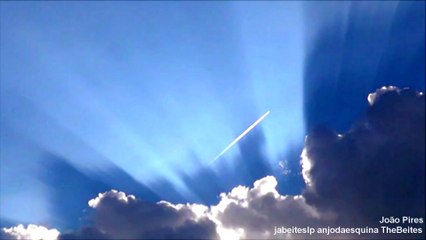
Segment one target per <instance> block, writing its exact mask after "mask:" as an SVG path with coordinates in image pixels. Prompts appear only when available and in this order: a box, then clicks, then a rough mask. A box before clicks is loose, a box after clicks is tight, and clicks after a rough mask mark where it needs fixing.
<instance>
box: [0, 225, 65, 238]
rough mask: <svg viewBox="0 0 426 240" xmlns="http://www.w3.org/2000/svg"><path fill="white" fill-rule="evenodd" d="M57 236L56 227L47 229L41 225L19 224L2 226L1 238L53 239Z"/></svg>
mask: <svg viewBox="0 0 426 240" xmlns="http://www.w3.org/2000/svg"><path fill="white" fill-rule="evenodd" d="M58 236H59V231H58V230H56V229H47V228H46V227H43V226H37V225H33V224H29V225H28V226H27V227H24V225H22V224H20V225H18V226H16V227H11V228H3V229H2V235H0V237H1V239H18V240H21V239H22V240H25V239H43V240H54V239H57V238H58Z"/></svg>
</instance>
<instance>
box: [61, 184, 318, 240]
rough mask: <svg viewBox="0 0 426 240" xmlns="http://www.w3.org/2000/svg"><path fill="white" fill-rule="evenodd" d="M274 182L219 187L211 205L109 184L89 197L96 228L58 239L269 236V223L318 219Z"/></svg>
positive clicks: (309, 222)
mask: <svg viewBox="0 0 426 240" xmlns="http://www.w3.org/2000/svg"><path fill="white" fill-rule="evenodd" d="M277 184H278V183H277V180H276V179H275V177H273V176H267V177H264V178H262V179H260V180H257V181H256V182H255V183H254V186H253V187H252V188H249V187H246V186H237V187H235V188H233V189H232V190H231V191H230V192H228V193H222V194H221V195H220V201H219V203H218V204H216V205H212V206H205V205H202V204H172V203H170V202H167V201H160V202H158V203H149V202H145V201H142V200H140V199H137V198H136V197H135V196H133V195H127V194H126V193H124V192H120V191H117V190H111V191H108V192H105V193H100V194H99V195H98V196H97V197H96V198H93V199H91V200H90V201H89V202H88V205H89V206H90V207H92V208H93V209H94V216H93V218H94V219H93V220H94V224H95V228H87V229H84V230H82V231H80V232H78V233H70V234H67V235H65V234H64V235H62V236H61V239H69V238H81V239H83V238H96V237H94V236H103V237H104V238H112V239H136V238H149V239H152V238H155V239H170V238H175V239H195V238H197V239H200V238H201V239H218V238H220V239H240V238H262V237H272V236H273V233H274V226H291V225H294V226H302V225H303V226H314V225H318V222H319V220H320V216H319V215H318V213H317V211H316V210H315V209H314V208H312V207H311V206H309V205H307V204H306V202H305V200H304V197H303V196H300V195H298V196H283V195H280V194H279V193H278V191H277V189H276V186H277ZM277 237H280V238H282V236H278V235H277ZM293 237H294V236H293Z"/></svg>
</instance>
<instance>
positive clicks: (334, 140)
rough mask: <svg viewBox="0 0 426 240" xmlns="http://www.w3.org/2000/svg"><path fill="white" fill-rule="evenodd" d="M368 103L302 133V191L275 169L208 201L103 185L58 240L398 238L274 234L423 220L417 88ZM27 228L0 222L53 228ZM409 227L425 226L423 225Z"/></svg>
mask: <svg viewBox="0 0 426 240" xmlns="http://www.w3.org/2000/svg"><path fill="white" fill-rule="evenodd" d="M367 100H368V102H369V107H368V109H367V111H366V114H365V116H364V117H363V118H361V119H360V120H359V121H357V122H355V124H353V126H352V128H351V129H350V130H349V131H348V132H346V133H341V134H339V133H337V132H335V131H333V130H332V129H330V128H327V127H324V126H319V127H317V128H315V129H314V130H313V131H312V132H311V133H310V134H309V135H308V136H307V137H306V140H305V147H304V149H303V152H302V154H301V165H302V176H303V179H304V180H305V183H306V188H305V190H304V192H303V193H302V195H281V194H280V193H279V192H278V191H277V184H278V182H277V180H276V179H275V177H273V176H266V177H263V178H261V179H259V180H257V181H255V182H254V184H253V186H252V187H247V186H241V185H240V186H237V187H234V188H233V189H232V190H231V191H230V192H228V193H221V194H220V200H219V202H218V203H217V204H215V205H211V206H206V205H202V204H188V203H187V204H173V203H170V202H167V201H160V202H157V203H151V202H146V201H144V200H141V199H138V198H137V197H135V196H133V195H128V194H126V193H124V192H120V191H117V190H111V191H107V192H104V193H100V194H99V195H98V196H97V197H95V198H93V199H91V200H89V202H88V205H89V206H90V207H91V208H92V209H93V216H92V217H93V226H87V227H84V228H82V229H81V230H78V231H76V232H72V233H64V234H61V235H60V236H59V239H99V238H102V239H108V238H110V239H141V238H149V239H262V238H268V239H269V238H279V239H306V238H316V239H318V238H324V237H326V238H327V239H332V238H336V239H353V238H369V237H372V238H375V239H377V238H378V237H379V238H380V237H387V238H392V237H396V238H401V236H400V235H384V234H380V235H377V234H376V235H371V234H365V235H362V236H359V235H354V233H350V234H347V233H345V234H341V233H339V234H333V235H326V236H324V235H318V234H317V233H314V234H312V235H308V234H295V233H291V234H278V235H274V233H275V231H276V229H275V227H278V228H280V227H285V228H292V227H293V226H294V227H301V228H303V227H313V228H316V227H327V226H334V227H340V226H341V227H365V226H370V227H375V226H378V221H379V220H380V219H381V216H394V217H402V216H411V217H419V218H423V219H424V212H425V206H424V201H425V193H424V187H425V176H424V170H425V148H424V146H425V135H424V130H425V124H424V123H425V111H424V107H425V99H424V94H423V93H421V92H416V91H413V90H410V89H399V88H397V87H383V88H380V89H378V90H377V91H376V92H375V93H372V94H370V95H369V96H368V98H367ZM423 221H424V220H423ZM30 226H31V227H30ZM30 226H29V227H28V228H27V229H25V228H23V226H22V225H20V226H18V227H15V228H9V229H3V234H6V235H7V236H9V237H11V238H14V239H19V238H20V237H21V238H22V236H26V237H28V238H33V239H34V237H33V236H36V235H34V232H37V233H41V232H42V233H43V235H37V236H42V238H44V236H47V237H50V239H54V238H57V237H58V235H59V232H57V230H54V229H53V230H48V229H46V228H43V227H37V226H35V227H34V226H33V225H30ZM417 227H422V228H423V229H424V222H423V224H421V225H418V226H417ZM30 233H31V234H32V235H31V234H30ZM48 233H49V234H48ZM47 237H46V238H45V239H49V238H47ZM52 237H54V238H52ZM419 237H420V238H424V232H423V233H421V234H420V235H419V234H413V235H410V234H406V235H404V238H419Z"/></svg>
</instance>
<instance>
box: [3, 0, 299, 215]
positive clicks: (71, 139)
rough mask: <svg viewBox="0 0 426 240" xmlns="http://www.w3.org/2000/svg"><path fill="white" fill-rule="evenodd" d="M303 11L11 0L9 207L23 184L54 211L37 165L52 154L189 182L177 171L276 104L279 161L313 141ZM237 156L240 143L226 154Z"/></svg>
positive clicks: (7, 19) (7, 25) (7, 15)
mask: <svg viewBox="0 0 426 240" xmlns="http://www.w3.org/2000/svg"><path fill="white" fill-rule="evenodd" d="M301 10H302V4H301V3H296V2H295V3H279V2H277V3H273V4H272V5H271V4H260V3H249V4H247V3H243V2H216V3H214V2H211V3H194V2H188V3H178V2H158V3H153V2H139V3H138V2H134V3H127V4H123V5H120V4H116V3H108V2H102V3H101V2H98V3H82V2H76V3H71V2H67V3H60V2H57V3H54V2H44V3H35V2H34V3H18V2H9V3H2V10H1V11H2V12H1V16H2V17H1V19H2V21H1V24H2V34H1V42H2V51H1V52H2V53H1V58H2V66H1V91H2V94H1V95H2V101H1V102H2V106H1V107H2V118H1V121H2V122H1V123H2V125H1V126H2V139H4V143H3V142H2V158H1V159H2V168H1V170H2V174H1V175H2V178H4V180H3V179H2V180H3V181H1V182H2V183H3V184H4V186H3V185H2V188H1V189H2V190H1V191H2V195H3V196H5V197H3V198H2V204H1V207H2V211H1V212H2V213H4V214H6V216H7V215H8V212H10V209H11V208H13V206H15V203H14V200H13V199H14V197H16V198H20V197H22V196H31V197H33V198H34V199H39V201H40V204H38V203H37V202H35V205H34V206H33V207H34V210H35V211H36V210H38V211H39V212H44V213H45V212H46V211H45V210H46V204H45V200H43V198H45V197H46V195H47V194H43V191H44V190H43V189H44V188H46V186H43V184H42V183H39V182H38V180H37V178H36V177H35V176H34V175H37V171H39V169H38V168H39V167H37V166H38V165H39V164H40V163H39V161H40V160H41V158H42V157H41V156H40V155H41V153H42V152H51V153H55V154H58V155H60V156H62V157H65V158H67V159H69V160H70V161H71V162H72V164H75V165H77V166H78V167H81V168H89V169H92V168H105V167H108V163H109V162H112V163H113V164H115V165H117V166H118V167H120V168H122V169H123V170H125V171H126V172H128V173H129V174H130V175H131V176H132V177H134V178H135V179H137V180H139V181H141V182H142V183H148V184H149V182H150V181H154V180H156V179H157V178H166V179H168V180H170V181H172V182H173V183H174V184H176V185H177V186H179V187H184V186H182V184H183V183H180V180H179V176H178V175H177V174H176V173H177V171H184V172H186V173H188V174H191V173H192V172H194V171H195V170H197V168H199V167H200V166H199V165H207V164H208V163H209V162H211V161H212V160H213V159H214V157H215V156H216V155H217V154H218V153H219V152H220V151H222V150H223V149H224V148H225V147H226V146H227V145H228V144H229V143H230V142H231V141H232V140H233V139H234V138H235V137H236V136H237V135H239V134H240V133H241V132H242V131H243V130H245V129H246V128H247V127H248V126H249V125H250V124H252V123H253V122H254V121H255V120H256V119H257V118H258V117H260V116H261V115H262V114H264V113H265V112H266V111H267V110H270V111H271V115H270V117H268V118H267V119H265V121H264V122H263V123H262V124H261V126H259V127H261V128H262V130H263V132H264V135H265V140H266V146H265V151H266V153H267V156H268V160H270V161H271V163H273V164H275V165H277V162H278V161H279V160H280V157H281V156H282V155H283V154H284V153H285V151H286V148H285V146H286V145H288V144H291V143H294V142H297V143H298V142H300V141H301V140H303V132H304V130H303V129H304V125H303V116H302V104H303V102H302V63H303V44H304V41H303V38H304V36H303V27H302V26H303V19H302V11H301ZM282 89H288V90H286V91H284V92H283V91H282ZM283 124H284V126H286V127H279V128H278V127H277V126H282V125H283ZM3 136H8V137H7V138H6V137H3ZM6 139H7V140H6ZM238 154H239V153H238V148H237V147H234V148H232V149H231V150H230V151H229V152H228V153H227V154H226V155H225V156H224V157H223V159H220V160H219V161H227V160H229V161H232V158H233V157H235V156H237V155H238ZM193 157H196V158H197V159H199V162H194V161H193ZM231 164H232V162H231ZM15 165H18V166H22V168H21V167H17V166H15ZM217 171H220V169H218V170H217ZM18 173H19V174H22V177H17V176H16V175H17V174H18ZM17 181H22V182H21V184H22V186H21V187H14V186H10V185H9V184H6V183H10V182H17ZM159 194H160V195H161V192H160V193H159ZM9 214H10V216H12V217H13V215H17V216H16V217H17V218H27V217H28V216H26V214H25V213H22V216H20V215H19V213H15V214H12V213H9ZM18 215H19V216H18ZM38 218H40V219H42V218H43V214H40V215H39V216H38Z"/></svg>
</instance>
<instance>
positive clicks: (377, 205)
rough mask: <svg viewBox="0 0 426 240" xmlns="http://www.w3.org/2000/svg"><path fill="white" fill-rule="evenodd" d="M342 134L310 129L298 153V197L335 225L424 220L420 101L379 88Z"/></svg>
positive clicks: (422, 102) (416, 95)
mask: <svg viewBox="0 0 426 240" xmlns="http://www.w3.org/2000/svg"><path fill="white" fill-rule="evenodd" d="M368 101H369V103H370V106H369V108H368V109H367V114H366V116H365V117H364V118H363V119H361V120H360V121H358V122H357V123H356V124H354V125H353V126H352V128H351V129H350V130H349V131H348V132H347V133H345V134H338V133H336V132H335V131H333V130H331V129H329V128H327V127H318V128H316V129H315V130H314V131H313V132H312V133H311V134H309V136H307V138H306V142H305V148H304V150H303V154H302V165H303V171H302V173H303V177H304V179H305V182H306V184H307V186H306V190H305V192H304V193H303V196H304V197H305V198H306V201H307V203H308V204H309V205H311V206H313V207H315V208H316V209H318V210H319V211H321V213H322V214H324V213H326V212H328V213H333V214H335V215H336V216H337V218H336V223H339V224H346V225H352V226H353V225H366V224H374V225H377V222H378V221H379V219H381V216H395V217H401V216H412V217H423V218H424V212H425V207H424V201H425V193H424V187H425V175H424V170H425V147H424V146H425V134H424V131H425V111H424V107H425V99H424V95H423V93H421V92H416V91H413V90H410V89H398V88H396V87H383V88H380V89H378V90H377V91H376V92H375V93H372V94H370V95H369V96H368Z"/></svg>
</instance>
